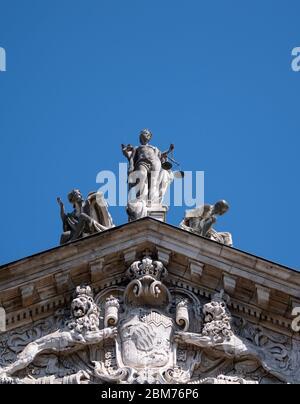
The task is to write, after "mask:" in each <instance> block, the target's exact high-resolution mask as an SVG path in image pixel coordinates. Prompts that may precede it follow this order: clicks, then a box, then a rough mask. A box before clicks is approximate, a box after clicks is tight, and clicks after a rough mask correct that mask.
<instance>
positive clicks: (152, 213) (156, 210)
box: [147, 205, 169, 222]
mask: <svg viewBox="0 0 300 404" xmlns="http://www.w3.org/2000/svg"><path fill="white" fill-rule="evenodd" d="M168 210H169V208H168V207H167V206H161V205H152V206H150V207H148V208H147V216H149V217H152V218H153V219H156V220H160V221H161V222H166V221H167V212H168Z"/></svg>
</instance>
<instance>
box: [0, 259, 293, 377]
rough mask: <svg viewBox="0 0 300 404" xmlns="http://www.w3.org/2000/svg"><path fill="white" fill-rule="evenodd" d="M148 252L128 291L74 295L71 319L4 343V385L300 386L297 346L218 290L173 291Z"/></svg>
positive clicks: (80, 290) (86, 289) (136, 265)
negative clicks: (241, 314)
mask: <svg viewBox="0 0 300 404" xmlns="http://www.w3.org/2000/svg"><path fill="white" fill-rule="evenodd" d="M168 278H169V275H168V270H167V268H166V267H165V265H164V264H163V263H162V262H161V261H159V260H157V259H154V258H153V257H152V255H151V253H150V252H146V253H145V254H144V255H143V256H142V257H141V259H140V260H137V261H135V262H133V263H132V265H130V267H129V268H128V270H127V280H125V281H124V283H123V285H122V286H117V285H115V286H113V287H110V288H109V289H103V290H102V291H101V292H100V293H99V294H98V295H97V296H96V297H95V298H94V297H93V292H92V289H91V287H90V286H86V285H83V286H79V287H77V288H76V290H75V293H74V298H73V300H72V302H71V305H70V312H69V313H68V314H67V313H60V314H57V316H58V318H59V319H58V318H57V319H52V320H51V319H49V320H47V321H44V322H39V323H37V324H35V325H34V327H31V328H29V329H20V330H18V332H17V333H16V332H13V333H11V334H6V335H5V337H4V336H2V339H0V346H2V347H10V350H9V351H7V349H6V348H3V350H2V355H1V361H0V364H1V368H0V383H2V384H105V383H120V384H129V383H130V384H145V383H146V384H179V383H180V384H258V383H271V382H276V383H287V382H300V366H299V360H298V359H299V344H297V343H296V342H288V340H285V339H284V338H285V337H283V336H282V335H281V336H280V335H277V334H276V333H271V332H270V331H266V330H264V329H263V328H261V327H257V326H255V325H252V324H250V323H247V322H245V321H242V322H241V321H240V319H239V318H237V317H233V316H232V315H231V313H230V310H229V305H230V299H229V297H228V296H227V295H226V294H225V293H224V291H223V290H221V291H220V292H218V293H212V294H211V295H210V296H206V297H204V296H202V297H199V296H197V295H196V293H195V292H194V291H193V289H191V288H190V290H188V289H186V288H184V287H183V286H182V287H180V286H176V287H173V286H170V284H169V282H168Z"/></svg>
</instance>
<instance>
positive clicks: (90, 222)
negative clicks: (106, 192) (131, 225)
mask: <svg viewBox="0 0 300 404" xmlns="http://www.w3.org/2000/svg"><path fill="white" fill-rule="evenodd" d="M68 200H69V202H70V203H71V204H72V205H73V208H74V210H73V212H71V213H66V212H65V207H64V203H63V202H62V200H61V198H57V202H58V204H59V206H60V216H61V219H62V222H63V234H62V236H61V240H60V244H66V243H68V242H71V241H75V240H78V239H80V238H83V237H85V236H89V235H92V234H95V233H99V232H102V231H104V230H108V229H110V228H112V227H114V224H113V221H112V218H111V216H110V214H109V212H108V208H107V203H106V201H105V200H104V197H103V195H102V194H100V193H96V192H92V193H90V194H89V195H88V197H87V199H86V200H84V198H83V196H82V194H81V192H80V190H79V189H74V190H73V191H71V192H70V193H69V195H68Z"/></svg>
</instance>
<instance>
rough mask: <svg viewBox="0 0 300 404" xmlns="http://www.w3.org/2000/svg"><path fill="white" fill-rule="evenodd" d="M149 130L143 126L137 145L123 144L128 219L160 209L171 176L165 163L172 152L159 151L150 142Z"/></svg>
mask: <svg viewBox="0 0 300 404" xmlns="http://www.w3.org/2000/svg"><path fill="white" fill-rule="evenodd" d="M151 139H152V133H151V132H150V131H149V130H148V129H144V130H142V131H141V133H140V146H138V147H134V146H132V145H127V146H126V145H124V144H122V152H123V154H124V156H125V157H126V158H127V159H128V161H129V168H128V183H129V197H128V206H127V213H128V216H129V220H130V221H133V220H137V219H141V218H142V217H145V216H148V214H149V211H150V210H157V209H158V210H159V209H160V208H162V203H163V198H164V196H165V193H166V191H167V189H168V186H169V185H170V184H171V183H172V181H173V179H174V175H173V172H172V169H171V166H170V165H169V164H166V163H167V160H168V155H169V154H170V153H172V152H173V151H174V145H173V144H171V145H170V148H169V150H167V151H165V152H161V151H160V150H159V149H158V148H157V147H155V146H152V145H150V144H149V143H150V141H151Z"/></svg>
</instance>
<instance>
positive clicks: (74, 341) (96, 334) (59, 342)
mask: <svg viewBox="0 0 300 404" xmlns="http://www.w3.org/2000/svg"><path fill="white" fill-rule="evenodd" d="M116 333H117V330H116V328H105V329H103V330H99V331H93V332H87V333H86V334H80V333H77V332H74V331H69V330H65V331H56V332H54V333H52V334H49V335H46V336H44V337H42V338H40V339H37V340H36V341H33V342H31V343H30V344H29V345H27V347H26V348H25V349H24V350H23V351H22V352H21V353H20V354H19V355H18V357H17V360H16V362H14V363H12V364H11V365H9V366H7V367H5V368H2V369H0V376H3V375H8V376H11V375H13V374H14V373H16V372H18V371H19V370H22V369H25V368H26V367H27V366H29V365H30V364H31V363H32V362H33V361H34V360H35V359H36V357H37V356H38V355H40V354H42V353H43V352H57V353H59V352H64V351H68V350H70V349H72V350H77V349H80V348H82V346H85V345H93V344H97V343H99V342H102V341H104V340H106V339H108V338H114V337H115V336H116Z"/></svg>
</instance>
